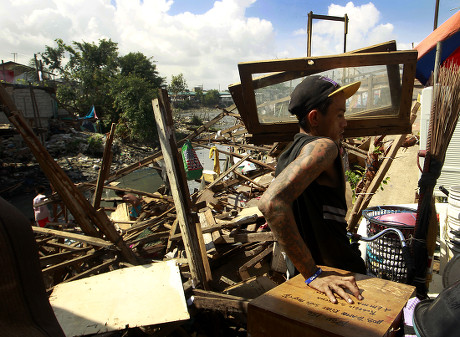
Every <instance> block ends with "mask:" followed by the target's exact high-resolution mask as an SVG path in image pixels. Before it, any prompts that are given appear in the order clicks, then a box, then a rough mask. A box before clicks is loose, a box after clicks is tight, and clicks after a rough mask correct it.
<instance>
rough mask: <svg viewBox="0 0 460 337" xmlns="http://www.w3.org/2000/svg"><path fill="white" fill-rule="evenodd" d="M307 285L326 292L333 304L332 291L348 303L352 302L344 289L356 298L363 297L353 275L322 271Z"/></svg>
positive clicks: (335, 301) (360, 298) (334, 299)
mask: <svg viewBox="0 0 460 337" xmlns="http://www.w3.org/2000/svg"><path fill="white" fill-rule="evenodd" d="M308 286H309V287H311V288H313V289H315V290H318V291H320V292H322V293H324V294H326V296H327V297H329V300H330V301H331V302H332V303H334V304H335V303H337V299H336V298H335V296H334V293H335V294H337V295H339V296H340V297H342V298H343V299H344V300H345V301H347V302H348V303H350V304H353V303H354V301H353V299H352V298H351V297H350V295H349V294H348V293H347V292H346V291H345V289H348V290H349V291H350V292H351V293H352V294H353V295H354V296H355V297H356V298H357V299H358V300H362V299H363V297H362V296H361V294H360V293H359V289H358V285H357V284H356V281H355V278H354V277H353V276H340V275H337V274H332V273H330V272H327V271H323V272H322V273H321V275H319V276H318V277H317V278H315V279H314V280H313V281H311V282H310V284H309V285H308Z"/></svg>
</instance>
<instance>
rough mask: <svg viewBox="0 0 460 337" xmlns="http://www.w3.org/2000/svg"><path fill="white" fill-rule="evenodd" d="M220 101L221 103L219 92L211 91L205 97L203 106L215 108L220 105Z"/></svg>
mask: <svg viewBox="0 0 460 337" xmlns="http://www.w3.org/2000/svg"><path fill="white" fill-rule="evenodd" d="M219 101H220V95H219V90H216V89H212V90H209V91H208V92H207V93H206V94H205V95H204V101H203V104H204V105H205V106H208V107H214V106H216V105H218V104H219Z"/></svg>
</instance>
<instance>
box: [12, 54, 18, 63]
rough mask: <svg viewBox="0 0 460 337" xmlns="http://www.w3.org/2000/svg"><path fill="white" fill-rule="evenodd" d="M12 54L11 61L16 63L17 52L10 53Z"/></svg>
mask: <svg viewBox="0 0 460 337" xmlns="http://www.w3.org/2000/svg"><path fill="white" fill-rule="evenodd" d="M11 54H13V62H14V63H16V55H18V53H11Z"/></svg>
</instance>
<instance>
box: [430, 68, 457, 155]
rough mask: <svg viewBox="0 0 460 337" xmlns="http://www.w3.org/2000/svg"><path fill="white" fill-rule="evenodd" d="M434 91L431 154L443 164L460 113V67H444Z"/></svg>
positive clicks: (441, 69)
mask: <svg viewBox="0 0 460 337" xmlns="http://www.w3.org/2000/svg"><path fill="white" fill-rule="evenodd" d="M434 90H435V92H434V93H433V94H434V100H433V105H432V107H431V118H432V123H431V151H430V153H431V156H432V157H434V158H435V159H437V160H438V161H440V162H442V163H443V162H444V159H445V155H446V151H447V147H448V145H449V142H450V140H451V138H452V135H453V133H454V131H455V128H456V126H457V121H458V117H459V113H460V67H459V66H458V65H456V64H455V65H454V64H449V65H447V66H442V67H441V68H440V70H439V75H438V80H437V84H436V85H435V87H434Z"/></svg>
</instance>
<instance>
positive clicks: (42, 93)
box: [0, 86, 57, 128]
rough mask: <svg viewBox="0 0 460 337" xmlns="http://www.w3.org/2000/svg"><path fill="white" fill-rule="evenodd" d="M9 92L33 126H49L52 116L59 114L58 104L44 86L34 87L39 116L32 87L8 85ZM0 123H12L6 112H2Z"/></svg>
mask: <svg viewBox="0 0 460 337" xmlns="http://www.w3.org/2000/svg"><path fill="white" fill-rule="evenodd" d="M6 90H7V92H8V93H9V94H10V96H11V97H12V98H13V101H14V103H15V104H16V107H17V108H18V110H20V111H21V112H22V113H23V116H24V117H25V118H26V120H27V121H28V122H29V123H30V125H31V126H32V127H43V128H48V121H49V119H50V118H51V117H53V116H57V105H56V102H55V100H54V99H53V98H52V97H51V95H50V93H49V92H48V91H46V90H45V89H43V88H34V89H33V92H34V95H35V100H36V102H37V107H38V112H37V113H36V114H37V116H38V118H36V117H35V114H34V106H33V103H32V97H31V92H30V88H29V87H27V86H6ZM0 124H10V122H9V120H8V118H7V117H6V115H5V114H4V113H0Z"/></svg>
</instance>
